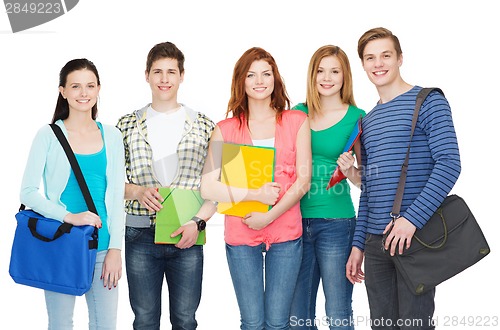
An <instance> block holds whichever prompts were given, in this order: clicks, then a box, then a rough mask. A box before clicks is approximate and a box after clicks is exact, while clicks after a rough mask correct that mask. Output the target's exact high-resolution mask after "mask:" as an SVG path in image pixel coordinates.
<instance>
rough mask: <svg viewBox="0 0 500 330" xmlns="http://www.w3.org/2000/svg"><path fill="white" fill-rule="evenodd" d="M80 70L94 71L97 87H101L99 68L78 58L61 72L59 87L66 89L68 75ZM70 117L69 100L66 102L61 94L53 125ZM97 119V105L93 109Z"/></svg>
mask: <svg viewBox="0 0 500 330" xmlns="http://www.w3.org/2000/svg"><path fill="white" fill-rule="evenodd" d="M78 70H90V71H92V72H93V73H94V74H95V76H96V78H97V85H98V86H100V85H101V80H100V79H99V73H98V72H97V68H96V67H95V65H94V63H92V61H89V60H87V59H86V58H77V59H74V60H71V61H69V62H68V63H66V64H65V65H64V66H63V68H62V69H61V71H60V72H59V86H60V87H65V86H66V82H67V80H68V75H69V74H70V73H71V72H73V71H78ZM68 116H69V104H68V100H66V99H65V98H64V97H63V96H62V95H61V93H59V96H58V98H57V103H56V109H55V110H54V115H53V116H52V123H55V122H56V121H57V120H59V119H61V120H64V119H66V118H68ZM96 118H97V103H96V104H94V106H93V107H92V119H93V120H95V119H96Z"/></svg>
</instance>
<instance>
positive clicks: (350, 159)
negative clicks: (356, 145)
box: [337, 152, 355, 175]
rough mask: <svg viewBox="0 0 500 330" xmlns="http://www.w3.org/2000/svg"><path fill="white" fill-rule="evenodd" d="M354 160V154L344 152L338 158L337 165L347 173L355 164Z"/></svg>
mask: <svg viewBox="0 0 500 330" xmlns="http://www.w3.org/2000/svg"><path fill="white" fill-rule="evenodd" d="M354 161H355V159H354V156H353V155H352V154H351V153H350V152H344V153H343V154H341V155H340V156H339V158H338V159H337V165H338V166H339V168H340V171H341V172H342V173H343V174H344V175H347V172H348V171H349V169H350V168H351V167H353V166H354Z"/></svg>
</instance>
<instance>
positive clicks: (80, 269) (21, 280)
mask: <svg viewBox="0 0 500 330" xmlns="http://www.w3.org/2000/svg"><path fill="white" fill-rule="evenodd" d="M50 126H51V127H52V130H53V131H54V133H55V134H56V136H57V138H58V140H59V142H60V143H61V145H62V146H63V149H64V151H65V152H66V155H67V156H68V160H69V162H70V164H71V167H72V169H73V172H74V173H75V176H76V179H77V181H78V184H79V186H80V189H81V190H82V193H83V196H84V198H85V202H86V203H87V206H88V209H89V211H91V212H93V213H95V214H97V210H96V207H95V205H94V202H93V200H92V197H91V196H90V191H89V189H88V187H87V184H86V182H85V179H84V177H83V174H82V171H81V169H80V166H79V165H78V162H77V160H76V157H75V155H74V153H73V151H72V150H71V147H70V145H69V143H68V141H67V140H66V137H65V136H64V134H63V132H62V131H61V128H60V127H59V126H57V125H55V124H51V125H50ZM16 220H17V228H16V232H15V236H14V241H13V244H12V252H11V257H10V266H9V274H10V276H11V277H12V279H13V280H14V281H15V282H16V283H18V284H23V285H27V286H31V287H35V288H39V289H44V290H49V291H55V292H59V293H65V294H70V295H75V296H81V295H83V294H84V293H86V292H87V291H89V290H90V288H91V286H92V279H93V275H94V267H95V262H96V255H97V242H98V229H97V228H96V227H94V226H73V225H71V224H69V223H65V222H61V221H58V220H54V219H49V218H46V217H44V216H42V215H41V214H38V213H36V212H35V211H33V210H27V209H25V207H24V205H21V207H20V209H19V212H18V213H17V214H16Z"/></svg>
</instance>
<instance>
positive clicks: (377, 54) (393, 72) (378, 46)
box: [362, 38, 403, 88]
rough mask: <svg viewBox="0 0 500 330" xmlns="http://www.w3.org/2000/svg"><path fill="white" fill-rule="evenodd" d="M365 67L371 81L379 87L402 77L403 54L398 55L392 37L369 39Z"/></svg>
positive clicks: (365, 51)
mask: <svg viewBox="0 0 500 330" xmlns="http://www.w3.org/2000/svg"><path fill="white" fill-rule="evenodd" d="M362 63H363V69H364V70H365V72H366V74H367V76H368V78H369V79H370V81H371V82H372V83H373V84H374V85H375V86H376V87H377V88H379V87H384V86H390V85H392V84H393V83H395V82H396V81H398V80H400V79H401V76H400V72H399V67H400V66H401V65H402V64H403V55H402V54H401V55H400V56H398V55H397V52H396V49H395V47H394V43H393V41H392V40H391V39H390V38H383V39H375V40H372V41H369V42H368V43H367V44H366V47H365V49H364V51H363V59H362Z"/></svg>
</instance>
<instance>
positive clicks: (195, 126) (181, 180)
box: [116, 104, 215, 216]
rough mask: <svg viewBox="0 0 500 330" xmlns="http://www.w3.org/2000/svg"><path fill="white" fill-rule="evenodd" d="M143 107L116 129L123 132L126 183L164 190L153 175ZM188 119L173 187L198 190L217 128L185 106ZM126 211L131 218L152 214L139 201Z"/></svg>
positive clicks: (128, 202)
mask: <svg viewBox="0 0 500 330" xmlns="http://www.w3.org/2000/svg"><path fill="white" fill-rule="evenodd" d="M149 106H150V104H148V105H146V106H145V107H144V108H142V109H140V110H137V111H134V112H133V113H131V114H128V115H125V116H123V117H121V118H120V119H119V120H118V124H117V125H116V127H117V128H118V129H119V130H120V131H121V132H122V135H123V144H124V147H125V170H126V175H127V180H128V182H129V183H133V184H136V185H139V186H145V187H161V184H160V182H159V181H158V180H157V179H156V178H155V175H154V172H153V163H152V161H153V151H152V150H151V146H150V144H149V143H148V136H147V125H146V112H147V109H148V107H149ZM184 108H185V109H186V114H187V118H186V121H185V122H184V132H183V134H182V138H181V140H180V141H179V144H178V146H177V155H178V157H179V164H178V169H177V175H176V177H175V178H174V180H173V181H172V184H171V185H170V186H171V187H178V188H183V189H195V190H197V189H199V187H200V182H201V173H202V170H203V165H204V164H205V158H206V156H207V149H208V142H209V140H210V136H211V134H212V131H213V129H214V127H215V124H214V122H213V121H212V120H210V118H208V117H207V116H206V115H204V114H203V113H201V112H195V111H193V110H192V109H190V108H188V107H186V106H184ZM125 211H126V212H127V214H130V215H137V216H142V215H153V214H154V212H153V213H152V212H150V211H148V210H147V209H146V208H145V207H143V206H141V204H140V203H139V201H137V200H127V201H126V203H125Z"/></svg>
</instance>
